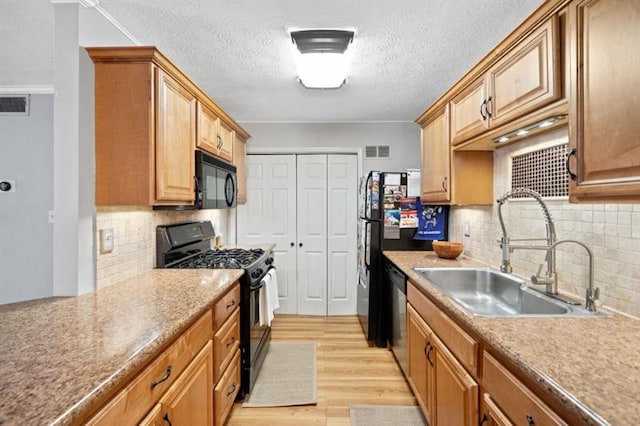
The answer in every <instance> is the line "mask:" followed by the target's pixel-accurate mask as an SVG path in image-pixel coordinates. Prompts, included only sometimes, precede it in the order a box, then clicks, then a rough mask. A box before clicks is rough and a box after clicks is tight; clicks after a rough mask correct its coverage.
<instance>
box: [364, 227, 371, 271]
mask: <svg viewBox="0 0 640 426" xmlns="http://www.w3.org/2000/svg"><path fill="white" fill-rule="evenodd" d="M369 225H371V222H369V221H367V222H365V223H364V266H366V267H367V270H368V269H369V268H371V265H369V263H368V262H367V251H368V250H369V244H371V241H367V227H368V226H369Z"/></svg>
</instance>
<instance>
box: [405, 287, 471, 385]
mask: <svg viewBox="0 0 640 426" xmlns="http://www.w3.org/2000/svg"><path fill="white" fill-rule="evenodd" d="M407 300H408V301H409V303H411V305H412V306H413V307H414V308H415V310H416V311H417V312H418V313H419V314H420V316H421V317H422V318H424V320H425V321H426V323H427V324H428V325H429V327H431V329H432V330H433V331H434V333H436V334H437V335H438V337H439V338H440V340H442V341H443V342H444V344H445V345H446V346H447V348H449V350H450V351H451V352H453V354H454V355H455V356H456V358H458V360H459V361H460V362H461V363H462V365H463V366H464V367H465V368H466V369H467V371H469V372H470V373H471V375H473V376H474V377H477V375H478V342H476V341H475V340H474V339H473V338H472V337H471V336H469V335H468V334H467V333H466V332H465V331H464V330H463V329H461V328H460V327H459V326H458V324H456V323H455V322H453V321H452V320H451V318H449V317H448V316H447V314H445V313H444V312H442V311H441V310H440V309H439V308H438V307H437V306H436V305H435V304H434V303H433V302H432V301H431V300H429V298H428V297H427V296H425V295H424V293H422V292H421V291H420V290H419V289H418V288H417V287H416V285H415V284H413V283H412V282H411V281H409V285H408V286H407Z"/></svg>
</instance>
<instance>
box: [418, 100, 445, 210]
mask: <svg viewBox="0 0 640 426" xmlns="http://www.w3.org/2000/svg"><path fill="white" fill-rule="evenodd" d="M421 152H422V155H421V164H420V170H421V172H420V193H421V197H420V199H421V201H422V202H430V203H447V202H449V201H451V195H450V194H451V192H450V184H451V180H450V173H451V150H450V148H449V106H448V105H445V106H444V107H443V108H441V109H439V110H437V111H435V112H434V113H433V115H432V116H431V117H430V118H429V119H427V121H426V122H425V123H424V124H423V126H422V145H421Z"/></svg>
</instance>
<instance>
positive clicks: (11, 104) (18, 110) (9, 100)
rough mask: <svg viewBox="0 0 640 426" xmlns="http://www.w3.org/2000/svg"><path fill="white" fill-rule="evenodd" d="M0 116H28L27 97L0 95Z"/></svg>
mask: <svg viewBox="0 0 640 426" xmlns="http://www.w3.org/2000/svg"><path fill="white" fill-rule="evenodd" d="M0 115H29V95H0Z"/></svg>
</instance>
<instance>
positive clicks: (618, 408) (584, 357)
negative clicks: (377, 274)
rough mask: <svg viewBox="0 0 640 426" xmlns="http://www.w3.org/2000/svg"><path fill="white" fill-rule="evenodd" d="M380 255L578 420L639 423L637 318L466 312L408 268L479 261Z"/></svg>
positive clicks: (412, 254)
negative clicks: (495, 315) (502, 315)
mask: <svg viewBox="0 0 640 426" xmlns="http://www.w3.org/2000/svg"><path fill="white" fill-rule="evenodd" d="M384 255H385V256H386V257H387V258H388V259H390V260H391V261H392V262H393V263H394V264H395V265H396V266H398V267H399V268H400V269H401V270H402V271H403V272H404V273H405V274H406V275H407V276H408V278H409V279H410V280H411V281H412V282H414V283H415V284H417V285H418V286H419V287H420V288H421V289H422V290H423V292H424V293H425V294H426V295H428V296H429V297H430V298H431V299H432V300H434V301H436V302H437V303H438V304H439V305H440V306H441V307H442V308H443V309H444V310H445V311H446V312H447V313H448V314H449V315H451V316H452V317H453V318H454V319H455V320H456V321H457V322H458V323H459V324H461V325H463V327H465V328H467V329H468V330H471V331H472V332H473V333H475V334H477V335H479V336H481V337H482V339H483V340H484V341H485V343H486V344H487V345H488V346H489V347H490V348H491V349H493V350H494V351H499V352H500V353H501V354H502V355H503V356H504V357H505V359H508V360H509V361H510V362H511V363H512V364H513V366H514V367H515V368H517V369H518V370H519V373H520V374H522V375H523V376H525V377H528V378H530V379H531V380H532V381H533V382H535V383H538V384H539V385H540V387H541V388H543V389H544V390H545V392H547V393H548V395H547V396H548V397H549V398H550V399H553V400H555V401H556V402H558V403H559V404H561V405H564V406H565V407H566V408H567V409H568V410H569V411H570V412H572V413H573V414H574V415H575V418H576V419H579V420H580V422H582V423H584V424H591V425H594V424H611V425H636V424H638V422H639V421H640V356H639V351H638V350H639V348H640V321H639V320H637V319H634V318H631V317H628V316H625V315H622V314H615V315H614V316H613V318H593V317H591V318H477V317H473V316H472V315H470V314H468V313H466V312H464V311H462V310H461V309H460V308H459V307H458V306H457V305H456V304H454V303H453V302H451V301H450V299H448V297H447V296H445V295H444V294H443V293H441V292H440V291H439V290H438V289H437V288H436V287H434V286H433V285H431V284H430V283H429V281H427V280H426V279H424V278H423V277H422V276H421V275H419V274H418V273H416V272H414V271H413V269H412V268H415V267H456V266H459V267H462V266H480V267H487V265H484V264H481V263H478V262H476V261H473V260H471V259H468V258H465V257H460V258H458V259H456V260H447V259H439V258H438V257H437V256H436V255H435V254H434V253H433V252H424V251H422V252H409V251H385V252H384ZM604 308H605V309H606V306H605V307H604Z"/></svg>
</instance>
